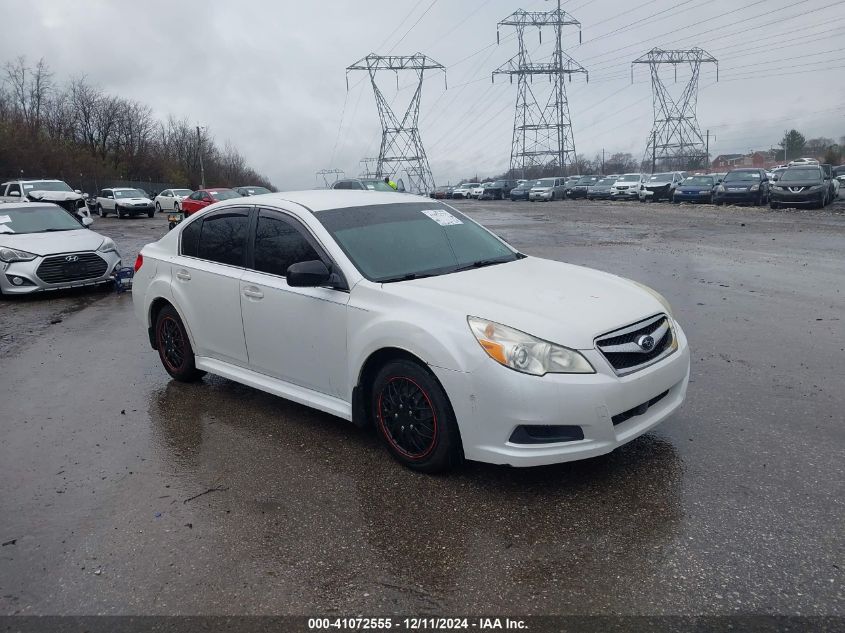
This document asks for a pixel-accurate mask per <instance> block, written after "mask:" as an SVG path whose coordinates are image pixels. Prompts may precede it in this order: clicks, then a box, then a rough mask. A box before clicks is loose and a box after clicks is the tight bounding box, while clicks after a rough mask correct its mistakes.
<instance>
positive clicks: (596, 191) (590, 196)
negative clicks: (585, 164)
mask: <svg viewBox="0 0 845 633" xmlns="http://www.w3.org/2000/svg"><path fill="white" fill-rule="evenodd" d="M618 179H619V176H608V177H607V178H602V179H601V180H599V181H598V182H595V183H593V184H592V185H591V186H590V188H589V190H588V191H587V200H610V188H611V187H613V185H614V184H615V183H616V181H617V180H618Z"/></svg>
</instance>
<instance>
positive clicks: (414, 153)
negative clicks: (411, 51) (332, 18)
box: [346, 53, 446, 195]
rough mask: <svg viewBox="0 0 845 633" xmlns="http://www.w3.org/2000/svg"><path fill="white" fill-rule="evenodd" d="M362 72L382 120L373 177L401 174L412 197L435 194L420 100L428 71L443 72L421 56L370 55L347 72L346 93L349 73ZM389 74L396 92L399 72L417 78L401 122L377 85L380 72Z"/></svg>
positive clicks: (429, 59) (436, 65)
mask: <svg viewBox="0 0 845 633" xmlns="http://www.w3.org/2000/svg"><path fill="white" fill-rule="evenodd" d="M352 70H365V71H367V73H368V74H369V76H370V83H371V84H372V86H373V92H374V93H375V97H376V106H377V107H378V115H379V119H380V120H381V147H380V149H379V154H378V161H377V163H376V176H377V177H379V178H381V177H383V176H394V175H397V174H402V173H404V174H405V175H406V177H407V179H408V189H409V191H412V192H414V193H422V194H426V195H428V193H429V192H431V191H434V177H433V176H432V175H431V167H430V166H429V164H428V157H427V156H426V155H425V149H424V148H423V144H422V140H421V138H420V132H419V128H418V125H419V123H418V122H419V118H420V99H421V97H422V87H423V79H424V76H425V71H427V70H442V71H443V73H444V77H445V73H446V69H445V68H444V67H443V66H442V65H441V64H438V63H437V62H436V61H434V60H433V59H431V58H429V57H426V56H425V55H423V54H422V53H417V54H415V55H407V56H383V55H376V54H375V53H370V54H369V55H367V56H366V57H364V58H363V59H361V60H359V61H357V62H355V63H354V64H352V65H351V66H349V67H348V68H347V69H346V73H347V80H346V86H347V90H348V89H349V71H352ZM385 70H392V71H393V72H394V73H395V74H396V89H397V90H398V89H399V71H409V70H411V71H414V72H416V74H417V82H416V85H417V89H416V91H415V92H414V96H413V97H411V101H410V103H409V104H408V107H407V109H406V110H405V115H404V116H403V117H402V119H401V120H400V119H399V118H398V117H397V116H396V114H395V113H394V112H393V108H391V105H390V103H388V101H387V99H385V96H384V93H383V92H382V91H381V89H380V88H379V86H378V83H377V82H376V78H377V75H378V73H379V71H385Z"/></svg>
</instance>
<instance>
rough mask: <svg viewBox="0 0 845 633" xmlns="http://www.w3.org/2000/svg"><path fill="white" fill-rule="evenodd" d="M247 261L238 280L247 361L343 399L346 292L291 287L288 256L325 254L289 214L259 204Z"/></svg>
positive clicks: (303, 257) (292, 259) (299, 257)
mask: <svg viewBox="0 0 845 633" xmlns="http://www.w3.org/2000/svg"><path fill="white" fill-rule="evenodd" d="M254 226H255V228H254V243H253V248H252V252H253V262H252V266H251V267H250V269H249V270H247V271H246V272H245V273H244V275H243V277H242V278H241V281H240V290H241V297H240V302H241V313H242V315H243V327H244V335H245V336H246V345H247V351H248V353H249V365H250V368H251V369H253V370H254V371H257V372H260V373H262V374H266V375H268V376H273V377H274V378H279V379H281V380H284V381H286V382H290V383H293V384H295V385H298V386H300V387H305V388H307V389H312V390H314V391H318V392H320V393H323V394H327V395H330V396H335V397H338V398H342V399H344V400H347V401H348V399H349V386H348V385H349V378H348V376H347V371H346V367H347V362H346V305H347V303H348V302H349V293H348V292H345V291H343V290H336V289H333V288H293V287H291V286H288V283H287V279H286V274H287V269H288V267H289V266H290V265H291V264H295V263H298V262H303V261H311V260H316V259H321V260H323V261H324V262H325V263H326V264H327V265H329V266H330V267H331V266H332V262H331V259H330V258H329V257H328V256H327V255H326V254H325V252H324V251H323V249H322V247H321V246H320V245H319V243H318V242H317V240H316V239H315V238H314V237H313V235H312V234H311V233H310V231H308V229H307V227H305V226H304V225H303V224H302V223H301V222H300V221H299V220H298V219H297V218H296V217H295V216H293V215H291V214H287V213H284V212H282V211H278V210H269V209H260V210H259V211H258V217H257V220H256V222H255V224H254Z"/></svg>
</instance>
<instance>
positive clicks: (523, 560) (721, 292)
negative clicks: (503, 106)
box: [0, 201, 845, 616]
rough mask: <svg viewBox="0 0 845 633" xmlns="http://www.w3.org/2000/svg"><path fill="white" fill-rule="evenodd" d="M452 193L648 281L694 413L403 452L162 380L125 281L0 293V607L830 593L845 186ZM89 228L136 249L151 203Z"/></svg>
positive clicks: (60, 609) (538, 604) (843, 358)
mask: <svg viewBox="0 0 845 633" xmlns="http://www.w3.org/2000/svg"><path fill="white" fill-rule="evenodd" d="M455 206H456V207H458V208H460V209H461V210H463V211H465V212H467V213H468V214H469V215H471V216H472V217H474V218H476V219H477V220H479V221H481V222H482V223H484V224H486V225H487V226H489V227H490V228H491V229H493V230H494V231H496V232H497V233H499V234H501V235H502V236H503V237H504V238H506V239H507V240H509V241H510V242H511V243H513V244H514V245H516V246H518V247H519V248H521V249H523V250H524V251H525V252H527V253H529V254H532V255H537V256H542V257H549V258H554V259H561V260H565V261H569V262H572V263H577V264H584V265H587V266H592V267H595V268H600V269H603V270H607V271H611V272H614V273H617V274H621V275H624V276H626V277H630V278H633V279H636V280H638V281H641V282H643V283H646V284H649V285H651V286H653V287H654V288H656V289H658V290H659V291H660V292H661V293H663V294H664V295H665V296H666V297H667V298H668V299H669V300H670V301H671V303H672V304H673V306H674V308H675V313H676V316H677V318H678V319H679V320H680V321H681V323H682V324H683V325H684V327H685V329H686V332H687V335H688V337H689V339H690V343H691V346H692V352H693V370H692V371H693V378H692V383H691V384H690V388H689V395H688V400H687V403H686V405H685V406H684V407H683V408H682V410H681V411H680V412H679V413H678V414H677V415H675V416H674V417H673V418H671V419H670V420H668V421H667V422H666V423H664V424H663V425H662V426H661V427H659V429H658V430H657V431H656V432H654V433H651V434H649V435H646V436H644V437H642V438H640V439H638V440H636V441H634V442H632V443H631V444H629V445H627V446H625V447H623V448H622V449H620V450H618V451H617V452H615V453H612V454H610V455H607V456H604V457H601V458H597V459H592V460H588V461H584V462H579V463H574V464H566V465H561V466H555V467H547V468H540V469H532V470H519V469H511V468H503V467H492V466H486V465H482V464H467V465H466V467H464V468H463V469H462V470H460V471H459V472H457V473H454V474H452V475H450V476H445V477H431V476H424V475H417V474H414V473H412V472H410V471H408V470H405V469H403V468H402V467H400V466H399V465H397V464H396V463H394V462H393V461H392V460H391V459H390V458H389V457H388V455H387V454H386V452H384V451H383V450H382V449H381V448H380V446H379V444H378V442H377V440H376V438H375V436H374V435H373V434H372V433H369V432H365V431H360V430H358V429H356V428H354V427H353V426H352V425H349V424H347V423H345V422H343V421H341V420H338V419H334V418H332V417H330V416H327V415H324V414H322V413H318V412H314V411H311V410H309V409H306V408H304V407H301V406H298V405H295V404H292V403H290V402H287V401H285V400H282V399H279V398H275V397H272V396H269V395H265V394H263V393H260V392H258V391H255V390H252V389H250V388H247V387H242V386H239V385H237V384H235V383H232V382H229V381H227V380H223V379H219V378H214V377H208V378H206V379H205V380H204V381H203V382H202V383H199V384H192V385H185V384H177V383H174V382H171V381H170V380H169V379H168V376H167V374H166V373H165V372H164V370H163V369H162V368H161V367H160V365H159V361H158V357H157V355H156V353H155V352H154V351H152V350H151V349H150V347H149V344H148V341H147V339H146V333H145V332H144V330H143V328H142V327H141V326H140V325H139V324H138V323H137V322H136V321H135V319H134V316H133V314H132V310H131V297H129V296H128V295H121V296H118V295H115V294H112V293H110V292H104V291H100V292H93V293H92V292H90V291H89V292H73V293H65V294H62V295H47V296H42V297H36V298H24V299H6V300H0V314H2V319H0V359H2V367H3V369H2V380H0V437H2V441H0V464H2V470H0V473H2V479H3V483H2V494H0V542H2V547H0V614H16V613H23V614H99V613H105V614H129V613H131V614H200V613H205V614H355V613H365V614H378V613H403V614H428V613H431V614H447V613H448V614H454V613H507V614H570V613H577V614H748V613H773V614H774V613H776V614H801V615H813V614H828V615H840V616H841V615H843V614H845V608H843V605H845V600H843V598H845V596H843V586H845V585H844V584H843V571H842V570H843V567H845V558H843V547H842V543H843V536H845V534H843V532H845V530H843V525H845V520H843V519H845V513H843V503H845V486H843V481H845V478H843V463H845V462H844V461H843V457H845V454H844V453H845V451H843V447H845V428H844V427H843V413H842V412H843V411H845V390H843V388H842V386H843V382H845V369H843V368H845V325H843V321H842V319H843V318H845V201H840V202H838V203H837V204H836V205H834V206H832V207H829V208H828V209H826V210H824V211H807V212H800V211H795V210H783V211H770V210H768V209H756V208H737V207H721V208H716V207H711V206H689V205H682V206H680V207H679V206H674V205H669V204H653V205H641V204H638V203H598V202H597V203H590V202H577V201H563V202H555V203H546V204H541V203H538V204H529V203H510V202H489V203H479V202H472V201H457V202H456V203H455ZM94 228H95V229H96V230H98V231H100V232H101V233H104V234H106V235H109V236H111V237H112V238H114V239H115V240H116V241H117V243H118V245H119V247H120V248H121V252H122V253H123V256H124V263H126V264H127V265H131V263H132V262H133V261H134V259H135V255H136V253H137V251H138V250H139V248H140V247H141V246H142V245H143V244H144V243H146V242H148V241H152V240H154V239H157V237H158V236H160V235H163V234H164V232H165V231H166V219H165V218H164V217H163V216H159V217H156V218H154V219H147V218H139V219H131V220H116V219H112V218H107V219H99V218H98V219H97V221H96V223H95V224H94ZM203 493H205V494H203Z"/></svg>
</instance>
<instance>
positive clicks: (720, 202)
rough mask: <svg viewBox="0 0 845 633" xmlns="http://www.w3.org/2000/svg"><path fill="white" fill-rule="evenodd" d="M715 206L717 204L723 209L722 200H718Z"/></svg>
mask: <svg viewBox="0 0 845 633" xmlns="http://www.w3.org/2000/svg"><path fill="white" fill-rule="evenodd" d="M713 204H715V205H716V206H717V207H721V206H722V201H721V200H716V202H714V203H713Z"/></svg>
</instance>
